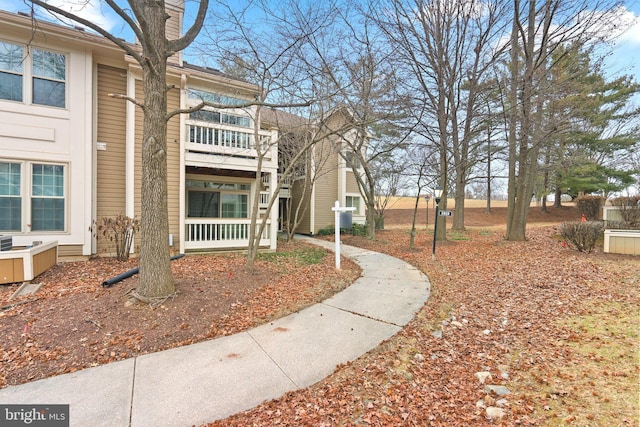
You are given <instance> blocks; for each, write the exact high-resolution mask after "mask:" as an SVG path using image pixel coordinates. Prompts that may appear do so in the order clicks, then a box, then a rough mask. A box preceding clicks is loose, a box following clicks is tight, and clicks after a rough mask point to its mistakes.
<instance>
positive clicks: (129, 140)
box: [125, 70, 136, 250]
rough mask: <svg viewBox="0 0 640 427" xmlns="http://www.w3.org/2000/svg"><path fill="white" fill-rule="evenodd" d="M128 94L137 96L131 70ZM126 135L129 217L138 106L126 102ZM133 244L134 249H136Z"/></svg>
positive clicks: (132, 209) (132, 201)
mask: <svg viewBox="0 0 640 427" xmlns="http://www.w3.org/2000/svg"><path fill="white" fill-rule="evenodd" d="M127 96H128V97H129V98H131V99H135V97H136V79H135V76H134V74H133V73H132V72H131V70H129V71H128V72H127ZM125 108H126V110H125V111H126V115H127V118H126V125H125V126H126V128H125V132H126V137H125V185H126V186H125V211H126V215H127V216H128V217H129V218H133V217H134V216H135V161H136V146H135V143H136V141H135V139H136V106H135V105H134V104H133V103H132V102H128V101H127V103H126V107H125ZM133 246H135V245H132V250H135V249H134V248H133Z"/></svg>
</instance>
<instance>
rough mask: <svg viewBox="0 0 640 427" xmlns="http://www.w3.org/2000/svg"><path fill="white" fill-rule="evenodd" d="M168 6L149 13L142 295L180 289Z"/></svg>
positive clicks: (145, 67)
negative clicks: (171, 177)
mask: <svg viewBox="0 0 640 427" xmlns="http://www.w3.org/2000/svg"><path fill="white" fill-rule="evenodd" d="M165 13H166V12H165V9H164V6H163V5H161V4H156V3H152V4H147V5H146V6H145V14H146V15H147V17H148V18H147V19H148V21H149V22H150V23H151V25H150V26H149V27H148V31H149V33H148V34H147V35H148V39H147V40H146V43H148V44H153V46H149V47H147V48H146V49H145V50H146V51H147V52H148V55H147V62H146V63H144V64H143V66H142V79H143V85H144V106H145V110H144V113H145V114H144V122H143V136H142V192H141V197H142V200H141V212H140V219H141V229H140V281H139V284H138V287H137V288H136V293H137V294H138V295H137V297H138V298H139V299H142V300H145V299H148V298H156V297H166V296H167V295H171V294H173V293H174V292H175V287H174V282H173V275H172V273H171V260H170V252H169V216H168V210H167V121H166V111H167V85H166V58H165V57H164V52H166V47H165V43H166V41H165V40H166V38H165Z"/></svg>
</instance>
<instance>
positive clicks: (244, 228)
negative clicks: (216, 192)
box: [184, 218, 271, 250]
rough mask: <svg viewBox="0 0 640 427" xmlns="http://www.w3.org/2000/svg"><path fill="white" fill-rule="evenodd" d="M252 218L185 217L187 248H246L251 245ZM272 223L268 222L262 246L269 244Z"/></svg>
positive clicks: (263, 234) (185, 243)
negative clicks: (250, 229) (250, 228)
mask: <svg viewBox="0 0 640 427" xmlns="http://www.w3.org/2000/svg"><path fill="white" fill-rule="evenodd" d="M250 225H251V220H250V219H237V218H216V219H205V218H190V219H185V241H184V248H185V250H190V249H211V250H215V249H225V248H245V247H247V246H248V245H249V227H250ZM270 227H271V224H270V223H269V222H267V226H266V227H265V228H264V232H263V233H262V237H261V239H260V246H269V245H270V243H271V242H270V240H269V235H270Z"/></svg>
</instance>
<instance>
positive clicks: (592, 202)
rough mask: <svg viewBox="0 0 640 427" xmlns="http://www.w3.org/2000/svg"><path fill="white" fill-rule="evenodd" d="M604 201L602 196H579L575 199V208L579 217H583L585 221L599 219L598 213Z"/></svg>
mask: <svg viewBox="0 0 640 427" xmlns="http://www.w3.org/2000/svg"><path fill="white" fill-rule="evenodd" d="M605 201H606V199H605V198H604V197H602V196H580V197H578V198H577V199H576V206H577V207H578V212H580V215H584V216H585V217H586V218H587V221H597V220H598V219H600V211H601V210H602V207H603V206H604V202H605Z"/></svg>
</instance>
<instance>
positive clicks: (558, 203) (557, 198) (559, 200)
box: [553, 187, 562, 208]
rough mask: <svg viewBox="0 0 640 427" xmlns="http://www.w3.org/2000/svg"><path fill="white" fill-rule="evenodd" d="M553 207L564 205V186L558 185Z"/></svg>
mask: <svg viewBox="0 0 640 427" xmlns="http://www.w3.org/2000/svg"><path fill="white" fill-rule="evenodd" d="M553 207H554V208H560V207H562V188H560V187H556V191H555V199H554V200H553Z"/></svg>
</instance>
